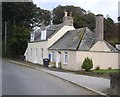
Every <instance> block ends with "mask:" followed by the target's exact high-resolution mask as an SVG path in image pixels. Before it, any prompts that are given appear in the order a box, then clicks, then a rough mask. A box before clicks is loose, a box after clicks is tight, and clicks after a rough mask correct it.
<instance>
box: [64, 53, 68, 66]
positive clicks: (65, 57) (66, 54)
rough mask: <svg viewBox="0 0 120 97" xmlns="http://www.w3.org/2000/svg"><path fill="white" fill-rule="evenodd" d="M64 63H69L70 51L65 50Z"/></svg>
mask: <svg viewBox="0 0 120 97" xmlns="http://www.w3.org/2000/svg"><path fill="white" fill-rule="evenodd" d="M64 64H68V52H64Z"/></svg>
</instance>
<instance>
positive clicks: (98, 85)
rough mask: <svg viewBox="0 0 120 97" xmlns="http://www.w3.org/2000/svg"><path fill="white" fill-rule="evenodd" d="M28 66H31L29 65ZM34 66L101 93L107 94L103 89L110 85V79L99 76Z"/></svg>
mask: <svg viewBox="0 0 120 97" xmlns="http://www.w3.org/2000/svg"><path fill="white" fill-rule="evenodd" d="M12 62H14V63H18V64H21V65H26V64H23V63H19V62H15V61H12ZM26 66H28V67H31V66H29V65H26ZM32 68H35V69H37V70H41V71H43V72H46V73H49V74H51V75H54V76H57V77H59V78H61V79H64V80H67V81H69V82H72V83H74V84H76V85H79V86H82V87H84V88H86V89H89V90H91V91H94V92H96V93H98V94H101V95H106V94H105V93H104V92H103V91H105V90H107V89H108V88H109V87H110V79H105V78H98V77H92V76H86V75H78V74H73V73H70V72H61V71H60V72H59V71H54V70H51V69H49V68H39V67H36V66H32Z"/></svg>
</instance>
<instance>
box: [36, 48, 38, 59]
mask: <svg viewBox="0 0 120 97" xmlns="http://www.w3.org/2000/svg"><path fill="white" fill-rule="evenodd" d="M37 56H38V48H36V57H37Z"/></svg>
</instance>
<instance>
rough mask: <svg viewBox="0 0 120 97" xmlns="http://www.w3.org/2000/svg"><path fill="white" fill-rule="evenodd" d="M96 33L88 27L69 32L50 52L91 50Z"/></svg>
mask: <svg viewBox="0 0 120 97" xmlns="http://www.w3.org/2000/svg"><path fill="white" fill-rule="evenodd" d="M92 38H94V33H93V32H92V31H90V30H89V29H88V28H87V27H85V28H80V29H75V30H71V31H68V32H67V33H66V34H65V35H64V36H63V37H62V38H60V39H59V40H58V41H57V42H56V43H55V44H53V45H52V46H51V47H50V48H49V50H89V49H90V47H91V46H92V44H94V43H93V42H94V41H93V39H92Z"/></svg>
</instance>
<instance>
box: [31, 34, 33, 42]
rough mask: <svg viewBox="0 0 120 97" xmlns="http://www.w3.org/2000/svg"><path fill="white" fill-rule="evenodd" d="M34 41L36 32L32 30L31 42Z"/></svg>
mask: <svg viewBox="0 0 120 97" xmlns="http://www.w3.org/2000/svg"><path fill="white" fill-rule="evenodd" d="M32 41H34V33H33V32H31V42H32Z"/></svg>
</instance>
